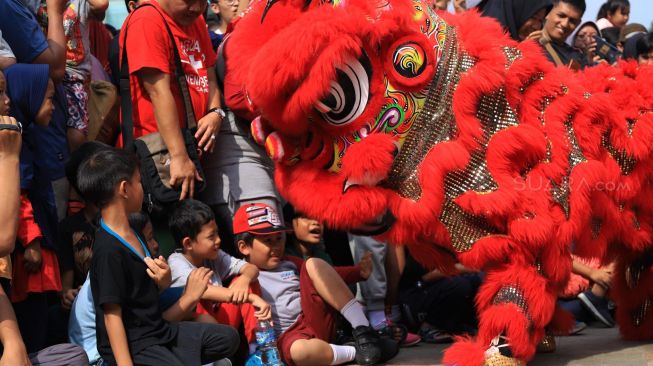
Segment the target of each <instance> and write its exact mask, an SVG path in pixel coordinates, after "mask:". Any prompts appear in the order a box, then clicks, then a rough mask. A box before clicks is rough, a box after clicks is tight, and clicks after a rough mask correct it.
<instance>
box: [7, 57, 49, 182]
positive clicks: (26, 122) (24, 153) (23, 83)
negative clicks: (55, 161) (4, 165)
mask: <svg viewBox="0 0 653 366" xmlns="http://www.w3.org/2000/svg"><path fill="white" fill-rule="evenodd" d="M49 72H50V68H49V66H48V65H45V64H34V65H31V64H16V65H12V66H9V67H8V68H6V69H5V70H4V73H5V77H6V78H7V94H8V95H9V98H11V110H10V112H9V114H10V115H11V116H12V117H14V118H16V120H17V121H19V122H20V123H22V124H23V144H22V146H21V150H20V187H21V189H30V188H32V183H33V180H34V160H35V157H34V148H35V142H34V141H33V140H34V127H37V126H36V124H34V119H35V118H36V115H37V113H38V112H39V109H41V105H42V104H43V99H44V98H45V92H46V91H47V89H48V81H49V80H50V75H49Z"/></svg>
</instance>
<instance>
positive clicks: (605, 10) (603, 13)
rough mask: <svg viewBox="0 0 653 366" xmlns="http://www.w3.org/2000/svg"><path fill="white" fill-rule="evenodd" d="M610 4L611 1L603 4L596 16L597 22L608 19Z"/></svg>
mask: <svg viewBox="0 0 653 366" xmlns="http://www.w3.org/2000/svg"><path fill="white" fill-rule="evenodd" d="M609 3H610V2H609V1H606V2H605V3H603V5H601V7H600V8H599V12H598V13H597V14H596V20H599V19H603V18H607V17H608V4H609Z"/></svg>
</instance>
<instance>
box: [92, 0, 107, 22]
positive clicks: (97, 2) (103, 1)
mask: <svg viewBox="0 0 653 366" xmlns="http://www.w3.org/2000/svg"><path fill="white" fill-rule="evenodd" d="M88 5H89V7H90V8H91V9H90V10H91V11H90V15H91V16H92V17H93V19H95V20H100V21H102V20H104V14H105V13H106V11H107V9H108V8H109V0H88Z"/></svg>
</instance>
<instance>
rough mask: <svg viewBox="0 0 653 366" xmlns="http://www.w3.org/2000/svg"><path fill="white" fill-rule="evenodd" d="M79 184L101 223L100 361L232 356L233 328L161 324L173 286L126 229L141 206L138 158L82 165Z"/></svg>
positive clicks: (95, 281)
mask: <svg viewBox="0 0 653 366" xmlns="http://www.w3.org/2000/svg"><path fill="white" fill-rule="evenodd" d="M77 184H78V187H79V192H80V194H81V195H82V197H83V198H84V199H85V200H86V201H88V202H91V203H93V204H94V205H96V206H97V207H98V208H99V209H100V213H101V216H102V220H101V221H100V228H99V229H98V231H97V233H96V235H95V243H94V253H93V260H92V263H91V271H90V278H91V292H92V295H93V302H94V304H95V311H96V314H97V316H96V325H97V344H98V351H99V352H100V355H101V356H102V358H103V359H104V360H105V361H106V362H107V363H108V364H109V365H116V364H120V365H121V366H122V365H163V364H165V365H179V366H182V365H202V364H206V363H210V362H214V361H217V360H219V359H222V358H225V357H229V356H231V355H233V354H234V353H235V351H236V349H237V347H238V343H239V342H238V334H237V333H236V331H235V330H234V329H233V328H231V327H228V326H221V325H217V324H202V323H195V322H181V323H169V322H167V321H165V320H164V319H163V317H162V314H161V309H160V308H159V291H163V290H165V289H166V288H167V287H168V286H169V285H170V281H171V278H170V268H169V267H168V264H167V263H166V261H165V259H164V258H163V257H159V258H156V259H153V258H151V257H150V253H149V251H148V249H147V247H146V246H145V244H144V241H143V239H142V235H140V234H137V233H136V232H135V231H134V230H133V229H132V228H131V227H130V225H129V222H128V217H129V214H131V213H134V212H138V211H140V209H141V205H142V203H143V187H142V186H141V181H140V172H139V168H138V165H137V162H136V160H135V158H134V156H133V155H131V154H129V153H128V152H126V151H124V150H118V149H115V148H111V149H105V150H102V151H99V152H97V153H95V154H93V155H92V156H91V157H90V158H88V159H87V160H85V161H84V162H83V163H82V164H81V166H80V168H79V172H78V174H77ZM178 305H179V307H181V308H185V309H184V310H187V309H188V308H192V307H193V306H195V304H178Z"/></svg>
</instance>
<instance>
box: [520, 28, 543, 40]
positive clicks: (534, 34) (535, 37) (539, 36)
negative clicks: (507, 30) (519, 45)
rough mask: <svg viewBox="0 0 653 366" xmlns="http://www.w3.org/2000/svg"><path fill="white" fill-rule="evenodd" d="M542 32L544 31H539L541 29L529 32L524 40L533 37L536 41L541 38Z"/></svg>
mask: <svg viewBox="0 0 653 366" xmlns="http://www.w3.org/2000/svg"><path fill="white" fill-rule="evenodd" d="M543 34H544V31H541V30H538V31H535V32H533V33H531V34H529V35H528V37H526V39H525V40H524V41H526V40H529V39H534V40H536V41H539V40H540V38H542V35H543Z"/></svg>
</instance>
